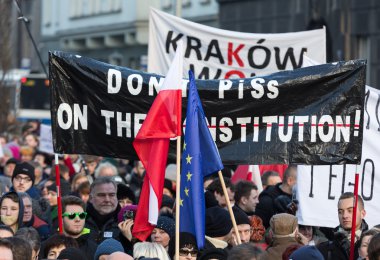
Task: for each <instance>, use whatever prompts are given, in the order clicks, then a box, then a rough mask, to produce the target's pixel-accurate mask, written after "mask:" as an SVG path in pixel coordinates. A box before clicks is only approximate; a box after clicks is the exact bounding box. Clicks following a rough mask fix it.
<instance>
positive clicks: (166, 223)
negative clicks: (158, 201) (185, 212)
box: [156, 216, 175, 237]
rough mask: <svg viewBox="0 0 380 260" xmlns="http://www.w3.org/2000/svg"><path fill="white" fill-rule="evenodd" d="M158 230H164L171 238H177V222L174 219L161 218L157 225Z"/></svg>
mask: <svg viewBox="0 0 380 260" xmlns="http://www.w3.org/2000/svg"><path fill="white" fill-rule="evenodd" d="M156 228H159V229H162V230H163V231H165V232H166V233H168V235H169V236H170V237H174V236H175V222H174V220H173V219H172V218H169V217H166V216H159V217H158V219H157V225H156Z"/></svg>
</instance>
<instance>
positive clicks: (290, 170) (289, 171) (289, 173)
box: [282, 164, 297, 183]
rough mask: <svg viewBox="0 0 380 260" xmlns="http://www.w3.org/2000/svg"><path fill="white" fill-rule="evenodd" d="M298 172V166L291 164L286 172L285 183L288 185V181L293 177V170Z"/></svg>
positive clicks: (283, 180)
mask: <svg viewBox="0 0 380 260" xmlns="http://www.w3.org/2000/svg"><path fill="white" fill-rule="evenodd" d="M294 169H295V170H297V165H295V164H289V166H288V168H286V170H285V171H284V176H283V178H282V182H283V183H287V181H288V179H289V178H290V177H292V170H294Z"/></svg>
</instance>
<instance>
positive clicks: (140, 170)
mask: <svg viewBox="0 0 380 260" xmlns="http://www.w3.org/2000/svg"><path fill="white" fill-rule="evenodd" d="M134 166H135V167H134V169H133V170H134V172H135V173H136V174H137V175H138V176H143V174H144V172H145V168H144V165H143V163H142V162H141V161H136V162H135V163H134Z"/></svg>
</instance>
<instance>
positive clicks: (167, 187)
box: [163, 179, 175, 198]
mask: <svg viewBox="0 0 380 260" xmlns="http://www.w3.org/2000/svg"><path fill="white" fill-rule="evenodd" d="M163 194H164V195H166V196H169V197H171V198H174V194H175V191H174V189H173V182H172V181H171V180H169V179H165V181H164V191H163Z"/></svg>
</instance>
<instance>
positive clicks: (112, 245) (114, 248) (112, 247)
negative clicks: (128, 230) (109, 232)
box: [94, 238, 124, 260]
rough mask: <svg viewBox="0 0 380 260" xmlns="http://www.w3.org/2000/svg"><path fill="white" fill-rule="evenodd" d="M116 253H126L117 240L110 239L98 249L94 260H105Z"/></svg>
mask: <svg viewBox="0 0 380 260" xmlns="http://www.w3.org/2000/svg"><path fill="white" fill-rule="evenodd" d="M115 252H124V248H123V246H122V244H121V243H120V242H119V241H117V240H116V239H113V238H108V239H106V240H104V241H103V242H102V243H100V244H99V245H98V247H97V248H96V251H95V255H94V260H105V259H107V256H108V255H110V254H112V253H115Z"/></svg>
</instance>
